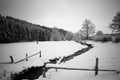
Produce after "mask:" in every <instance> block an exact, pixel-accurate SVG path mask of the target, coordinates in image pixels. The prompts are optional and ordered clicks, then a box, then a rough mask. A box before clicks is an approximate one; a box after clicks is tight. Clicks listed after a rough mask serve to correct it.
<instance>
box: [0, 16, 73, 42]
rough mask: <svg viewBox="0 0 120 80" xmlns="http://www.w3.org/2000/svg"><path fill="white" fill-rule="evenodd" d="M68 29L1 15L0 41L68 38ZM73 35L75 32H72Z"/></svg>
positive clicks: (58, 39)
mask: <svg viewBox="0 0 120 80" xmlns="http://www.w3.org/2000/svg"><path fill="white" fill-rule="evenodd" d="M67 33H68V31H66V30H63V29H58V28H48V27H46V26H41V25H37V24H32V23H30V22H27V21H24V20H20V19H16V18H13V17H10V16H1V15H0V43H11V42H26V41H27V42H28V41H50V40H52V41H60V40H66V39H67V37H68V36H67V37H66V35H68V34H67ZM72 35H73V34H72Z"/></svg>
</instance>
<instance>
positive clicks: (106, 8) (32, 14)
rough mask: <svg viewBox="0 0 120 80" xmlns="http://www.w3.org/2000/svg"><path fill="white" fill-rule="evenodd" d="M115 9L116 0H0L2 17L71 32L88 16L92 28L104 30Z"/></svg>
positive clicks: (118, 8) (117, 8)
mask: <svg viewBox="0 0 120 80" xmlns="http://www.w3.org/2000/svg"><path fill="white" fill-rule="evenodd" d="M117 11H120V0H0V14H2V15H4V16H12V17H15V18H19V19H22V20H26V21H29V22H31V23H36V24H40V25H44V26H48V27H54V26H56V27H58V28H63V29H65V30H68V31H72V32H77V31H78V30H80V29H81V27H82V23H83V21H84V20H85V19H90V20H91V21H92V22H93V23H94V24H95V26H96V30H102V31H104V32H106V33H107V32H109V28H107V26H108V25H109V23H110V22H111V20H112V18H113V17H114V16H115V14H116V12H117Z"/></svg>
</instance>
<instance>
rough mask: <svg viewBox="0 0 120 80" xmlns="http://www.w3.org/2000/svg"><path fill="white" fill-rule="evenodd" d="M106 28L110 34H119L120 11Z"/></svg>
mask: <svg viewBox="0 0 120 80" xmlns="http://www.w3.org/2000/svg"><path fill="white" fill-rule="evenodd" d="M108 27H109V28H110V29H112V33H113V32H120V11H118V12H117V13H116V15H115V16H114V17H113V19H112V23H110V24H109V26H108Z"/></svg>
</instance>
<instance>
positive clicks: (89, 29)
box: [81, 19, 95, 39]
mask: <svg viewBox="0 0 120 80" xmlns="http://www.w3.org/2000/svg"><path fill="white" fill-rule="evenodd" d="M82 26H83V27H82V29H81V31H82V32H83V34H84V35H85V37H86V39H89V37H90V36H91V35H93V34H94V33H95V25H94V24H93V23H92V22H91V21H90V20H88V19H86V20H85V21H84V22H83V24H82Z"/></svg>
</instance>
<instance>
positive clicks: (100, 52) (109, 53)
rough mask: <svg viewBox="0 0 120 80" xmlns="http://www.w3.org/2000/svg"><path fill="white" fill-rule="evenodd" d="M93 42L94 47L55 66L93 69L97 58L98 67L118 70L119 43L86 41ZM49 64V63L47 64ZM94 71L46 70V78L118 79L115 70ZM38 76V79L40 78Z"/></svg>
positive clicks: (119, 66) (69, 79)
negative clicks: (96, 72) (96, 73)
mask: <svg viewBox="0 0 120 80" xmlns="http://www.w3.org/2000/svg"><path fill="white" fill-rule="evenodd" d="M88 43H92V44H94V48H92V49H91V50H89V51H88V52H86V53H84V54H82V55H80V56H77V57H75V58H74V59H72V60H70V61H68V62H66V63H62V64H60V65H57V66H61V67H68V68H71V67H72V68H88V69H94V67H95V59H96V58H97V57H98V58H99V69H109V70H110V69H113V70H118V71H120V63H119V62H120V43H118V44H113V43H111V42H108V43H98V42H88ZM48 66H49V65H48ZM94 74H95V72H94V71H78V70H60V69H59V70H58V71H57V72H56V71H55V69H52V70H49V71H48V72H47V79H48V80H80V79H81V80H120V74H116V73H115V72H101V71H99V73H98V76H95V75H94ZM42 79H43V78H41V77H40V78H39V79H38V80H42ZM45 80H46V79H45Z"/></svg>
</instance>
